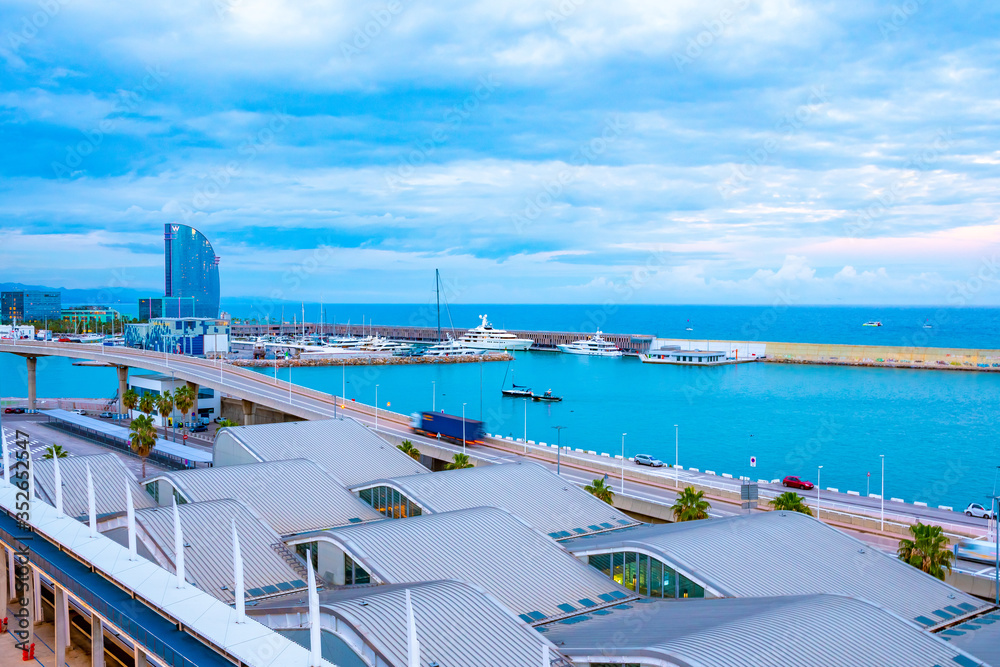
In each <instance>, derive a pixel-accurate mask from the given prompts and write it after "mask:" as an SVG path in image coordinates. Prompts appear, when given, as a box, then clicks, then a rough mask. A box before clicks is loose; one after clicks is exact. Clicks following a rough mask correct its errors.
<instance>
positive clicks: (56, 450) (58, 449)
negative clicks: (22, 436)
mask: <svg viewBox="0 0 1000 667" xmlns="http://www.w3.org/2000/svg"><path fill="white" fill-rule="evenodd" d="M67 456H69V453H68V452H67V451H66V450H65V449H63V446H62V445H56V444H53V445H52V446H51V447H46V448H45V453H44V454H42V458H43V459H64V458H66V457H67Z"/></svg>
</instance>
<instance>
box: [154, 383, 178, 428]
mask: <svg viewBox="0 0 1000 667" xmlns="http://www.w3.org/2000/svg"><path fill="white" fill-rule="evenodd" d="M156 411H157V412H158V413H159V414H160V419H161V420H162V421H163V428H166V427H167V417H169V416H170V414H171V413H172V412H173V411H174V397H173V396H171V395H170V392H169V391H165V392H163V393H162V394H160V395H159V396H157V397H156ZM175 437H176V434H175Z"/></svg>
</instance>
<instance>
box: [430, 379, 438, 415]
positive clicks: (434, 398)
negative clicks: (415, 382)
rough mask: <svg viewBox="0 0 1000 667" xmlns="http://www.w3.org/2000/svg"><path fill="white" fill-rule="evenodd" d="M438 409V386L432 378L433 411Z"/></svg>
mask: <svg viewBox="0 0 1000 667" xmlns="http://www.w3.org/2000/svg"><path fill="white" fill-rule="evenodd" d="M436 411H437V386H436V385H435V384H434V380H431V412H436Z"/></svg>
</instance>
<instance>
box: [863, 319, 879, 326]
mask: <svg viewBox="0 0 1000 667" xmlns="http://www.w3.org/2000/svg"><path fill="white" fill-rule="evenodd" d="M861 326H863V327H880V326H882V323H881V322H879V321H877V320H869V321H868V322H865V323H864V324H862V325H861Z"/></svg>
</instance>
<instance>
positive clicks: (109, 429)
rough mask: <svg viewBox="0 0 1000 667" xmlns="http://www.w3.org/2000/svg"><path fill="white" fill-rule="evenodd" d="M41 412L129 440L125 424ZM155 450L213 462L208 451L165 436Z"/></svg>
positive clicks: (195, 460)
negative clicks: (165, 438) (166, 438)
mask: <svg viewBox="0 0 1000 667" xmlns="http://www.w3.org/2000/svg"><path fill="white" fill-rule="evenodd" d="M41 412H42V414H44V415H46V416H47V417H49V418H51V419H56V420H58V421H62V422H66V423H68V424H73V425H74V426H79V427H80V428H85V429H88V430H91V431H94V432H95V433H100V434H102V435H106V436H108V437H110V438H114V439H116V440H120V441H122V442H129V430H128V429H127V428H125V427H124V426H117V425H115V424H109V423H108V422H104V421H101V420H99V419H93V418H91V417H84V416H83V415H78V414H76V413H75V412H69V411H67V410H42V411H41ZM153 451H156V452H160V453H162V454H166V455H169V456H172V457H174V458H176V459H182V460H184V461H191V462H193V463H211V462H212V455H211V454H209V453H208V452H206V451H203V450H201V449H195V448H194V447H188V446H187V445H181V444H178V443H176V442H170V441H169V440H164V439H163V438H157V439H156V445H155V446H154V447H153Z"/></svg>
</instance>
